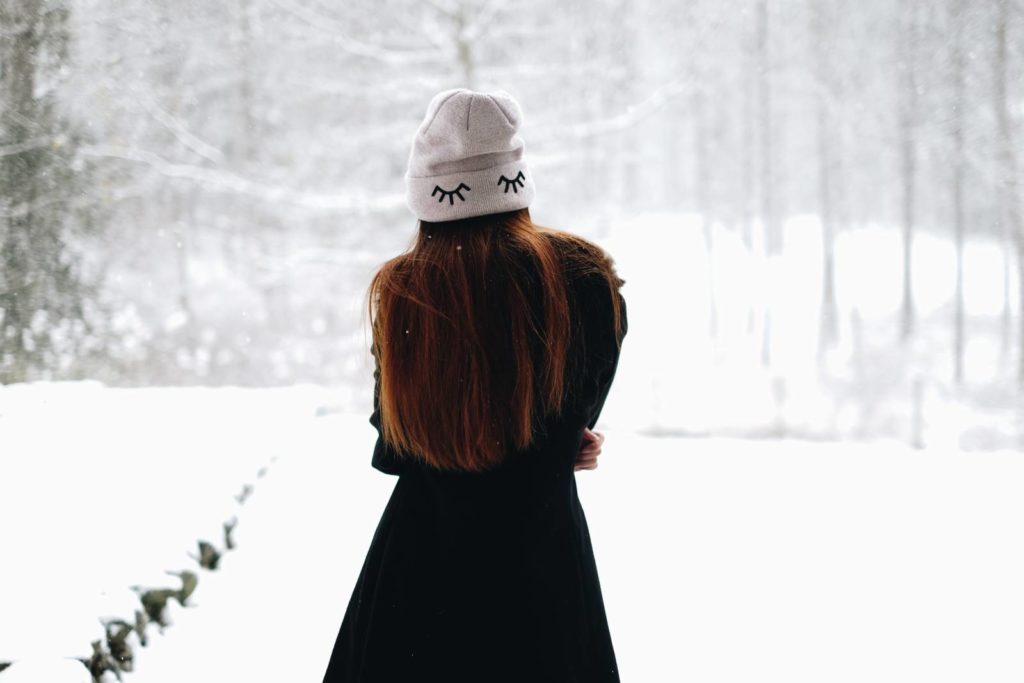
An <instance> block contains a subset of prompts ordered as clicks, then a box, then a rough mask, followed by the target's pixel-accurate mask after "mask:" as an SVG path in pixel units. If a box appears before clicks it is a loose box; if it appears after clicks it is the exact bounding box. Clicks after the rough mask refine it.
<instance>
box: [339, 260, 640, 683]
mask: <svg viewBox="0 0 1024 683" xmlns="http://www.w3.org/2000/svg"><path fill="white" fill-rule="evenodd" d="M570 289H571V292H572V300H571V301H572V311H573V318H574V321H573V322H574V324H575V325H577V326H578V327H579V329H580V331H581V332H582V335H580V336H579V337H577V339H578V342H577V343H576V344H574V346H573V348H572V349H571V353H576V354H582V355H580V356H577V358H580V359H583V362H582V364H581V365H580V366H578V367H582V368H584V370H583V371H582V372H578V373H577V374H580V375H582V376H580V377H577V378H576V379H577V380H580V381H579V382H578V383H577V384H576V385H575V386H577V387H578V389H576V390H574V391H573V394H572V396H573V398H572V400H571V401H570V407H569V409H568V410H566V411H565V412H564V413H563V415H562V416H561V417H560V418H558V419H555V418H550V419H549V420H548V421H547V422H546V423H545V424H546V426H547V430H546V431H547V433H546V435H545V436H544V437H543V438H542V439H541V440H540V441H539V442H537V443H535V444H534V446H532V447H531V449H530V450H529V451H525V452H519V453H517V454H516V455H515V457H514V458H510V459H509V461H508V462H506V463H505V464H503V465H502V466H501V467H500V468H498V469H496V470H493V471H491V472H487V473H466V472H448V473H443V472H441V471H440V470H437V469H435V468H432V467H427V466H426V465H423V464H421V463H419V462H418V461H411V462H406V461H403V460H400V459H398V458H397V457H396V456H395V455H394V454H393V453H392V452H391V451H390V449H389V448H388V447H387V446H386V445H385V443H384V441H383V439H382V438H380V436H379V433H380V421H379V418H380V405H379V399H380V384H379V382H380V369H379V366H377V368H376V370H375V372H374V379H375V385H376V386H375V390H374V408H375V409H374V412H373V414H372V415H371V416H370V423H371V424H372V425H373V426H374V427H376V428H377V430H378V440H377V445H376V447H375V449H374V453H373V460H372V465H373V467H375V468H376V469H378V470H380V471H382V472H386V473H388V474H394V475H398V481H397V483H396V484H395V488H394V491H393V493H392V494H391V498H390V500H389V501H388V504H387V506H386V507H385V509H384V512H383V515H382V516H381V519H380V522H379V524H378V526H377V530H376V532H375V534H374V536H373V540H372V542H371V544H370V548H369V551H368V553H367V555H366V560H365V562H364V564H363V567H362V570H361V571H360V573H359V578H358V580H357V582H356V585H355V588H354V590H353V591H352V593H351V597H350V599H349V603H348V609H347V612H346V613H345V618H344V620H343V621H342V624H341V628H340V631H339V633H338V636H337V640H336V642H335V645H334V649H333V652H332V653H331V658H330V662H329V664H328V667H327V672H326V674H325V675H324V679H323V680H324V683H421V682H422V683H433V682H434V681H437V682H438V683H469V682H472V683H505V682H508V683H512V682H513V681H514V682H515V683H526V682H529V683H612V682H618V681H619V674H618V667H617V665H616V660H615V652H614V649H613V647H612V641H611V635H610V633H609V629H608V622H607V619H606V616H605V609H604V602H603V598H602V595H601V584H600V582H599V580H598V574H597V566H596V564H595V562H594V552H593V548H592V546H591V542H590V533H589V530H588V528H587V519H586V517H585V516H584V514H583V508H582V507H581V505H580V500H579V497H578V495H577V489H576V478H575V471H574V463H575V459H576V454H577V452H578V451H579V449H580V446H581V442H582V438H583V429H584V427H590V428H593V427H594V425H595V424H596V423H597V419H598V416H599V415H600V413H601V409H602V407H603V406H604V403H605V398H606V397H607V395H608V391H609V389H610V387H611V384H612V380H613V379H614V377H615V370H616V367H617V366H618V360H619V352H618V349H617V347H616V345H615V338H614V330H613V327H612V325H613V320H612V312H611V296H610V293H609V289H608V287H607V285H606V284H604V282H603V280H601V279H599V278H596V277H595V276H587V278H585V279H580V280H578V281H577V282H575V283H573V285H572V287H571V288H570ZM618 296H619V299H620V302H621V306H622V316H623V318H624V317H625V313H626V309H625V300H624V299H622V294H621V293H619V294H618ZM623 322H624V323H625V320H624V321H623ZM598 472H599V470H598V471H595V472H593V473H590V472H587V473H586V476H600V474H598Z"/></svg>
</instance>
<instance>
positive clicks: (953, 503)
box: [0, 382, 1024, 683]
mask: <svg viewBox="0 0 1024 683" xmlns="http://www.w3.org/2000/svg"><path fill="white" fill-rule="evenodd" d="M614 393H615V392H613V394H614ZM336 396H337V392H336V391H334V390H332V389H329V388H321V387H310V386H298V387H292V388H288V389H239V388H223V389H207V388H191V389H177V388H175V389H167V388H164V389H160V388H152V389H113V388H105V387H102V386H100V385H98V384H96V383H92V382H83V383H57V384H46V383H39V384H31V385H15V386H9V387H4V388H3V389H0V415H2V417H0V443H3V445H4V450H3V455H2V457H0V486H2V487H3V489H2V495H0V519H3V520H4V521H5V523H4V527H3V538H4V547H5V550H6V556H7V557H8V558H16V559H15V561H14V562H13V563H12V562H10V561H8V562H5V577H4V581H3V582H0V604H2V605H3V608H2V609H0V660H8V661H10V660H11V659H17V660H18V661H17V662H16V663H15V664H14V665H13V666H11V667H10V668H9V669H8V670H7V671H5V672H3V673H0V683H10V682H11V681H39V680H45V681H48V682H49V683H63V682H65V681H67V682H68V683H70V682H71V681H75V682H77V681H85V680H87V678H84V677H83V676H82V674H81V672H79V670H78V669H81V671H82V672H84V668H82V667H81V665H78V664H77V663H75V662H70V664H71V666H67V664H68V661H67V660H65V661H61V658H63V657H69V656H85V655H86V654H87V652H88V649H89V642H90V641H91V640H92V639H94V638H98V637H100V635H101V634H102V627H101V626H100V624H99V622H98V621H97V619H98V617H100V616H109V615H119V616H122V617H126V616H130V610H131V609H133V603H132V598H133V595H132V594H131V593H130V591H129V590H128V587H129V586H131V585H134V584H146V585H154V586H156V585H175V584H174V579H173V577H168V576H167V575H165V574H164V573H163V572H164V571H166V570H178V569H183V568H193V569H195V568H196V565H195V562H194V561H192V560H191V559H190V558H189V557H188V556H187V553H188V552H195V548H194V544H195V540H196V539H197V538H198V537H201V536H205V537H208V538H211V539H213V538H216V536H215V534H216V532H217V530H218V529H219V525H220V523H221V522H222V521H223V520H224V519H226V518H227V517H229V516H232V515H235V516H237V518H238V526H237V528H236V529H235V533H234V539H235V541H236V543H237V548H236V549H234V550H231V551H228V552H227V553H226V554H225V555H224V556H223V558H222V562H221V565H220V568H219V569H218V570H217V571H215V572H210V571H206V570H197V571H199V573H200V581H199V586H198V588H197V589H196V591H195V593H194V594H193V595H192V599H191V601H190V602H191V605H192V606H191V607H189V608H187V609H186V608H182V607H180V606H178V605H177V604H176V603H174V602H173V601H172V602H170V603H169V606H168V612H169V616H170V621H171V624H170V626H169V627H168V628H167V629H166V631H165V632H164V633H163V635H161V634H159V633H158V630H157V629H156V627H155V626H151V627H150V629H149V635H150V644H149V646H148V647H146V648H141V647H138V646H137V645H136V647H135V672H133V673H128V674H125V680H126V681H129V682H130V681H133V680H134V681H139V682H144V683H159V682H160V681H180V680H203V681H218V680H296V681H306V680H319V678H318V677H320V676H322V675H323V670H324V669H325V668H326V664H327V659H328V657H329V656H330V650H331V646H332V645H333V642H334V638H335V636H336V634H337V629H338V627H339V626H340V624H341V619H342V617H343V616H344V611H345V607H346V605H347V602H348V598H349V596H350V594H351V590H352V587H353V586H354V584H355V580H356V577H357V575H358V572H359V569H360V567H361V563H362V560H363V557H364V556H365V552H366V550H367V548H368V547H369V543H370V540H371V538H372V536H373V531H374V529H375V528H376V524H377V521H378V520H379V517H380V513H381V512H382V511H383V509H384V505H385V504H386V502H387V499H388V497H389V495H390V493H391V490H392V487H393V486H394V482H395V481H396V480H395V478H394V477H391V476H388V475H384V474H382V473H380V472H377V471H376V470H374V469H372V468H371V467H370V464H369V461H370V455H371V452H372V445H373V439H374V432H373V429H372V427H371V426H370V425H369V423H368V422H367V417H368V412H367V413H365V414H352V413H348V414H345V413H336V412H332V411H331V410H329V406H330V405H331V404H332V403H333V401H334V399H335V398H336ZM321 407H328V409H327V410H320V411H319V413H320V415H319V416H318V408H321ZM608 410H609V411H610V410H611V407H609V408H608ZM608 416H609V417H608V420H607V422H608V423H609V424H611V423H613V422H621V421H622V420H623V419H624V418H623V416H622V415H617V414H614V413H612V412H609V413H608ZM599 429H601V430H602V431H604V432H605V434H606V435H607V440H606V441H605V446H604V451H603V453H602V455H601V458H600V460H599V467H598V469H597V470H595V471H588V472H579V473H577V475H576V477H577V481H578V483H579V489H580V497H581V500H582V501H583V506H584V509H585V512H586V515H587V519H588V522H589V525H590V530H591V537H592V540H593V543H594V548H595V553H596V555H597V562H598V569H599V572H600V577H601V583H602V588H603V591H604V596H605V605H606V609H607V612H608V617H609V622H610V624H611V629H612V636H613V641H614V643H615V647H616V652H617V655H618V659H619V664H620V669H621V672H622V677H623V680H637V681H676V680H679V681H683V680H686V681H750V680H786V681H792V682H799V681H808V682H811V681H813V682H815V683H817V682H819V681H822V680H828V681H864V680H871V681H894V682H895V681H899V682H900V683H905V682H906V681H929V682H933V681H963V680H984V681H986V682H993V683H998V682H1000V681H1019V680H1021V679H1022V677H1024V662H1022V661H1021V660H1020V658H1019V657H1018V656H1017V654H1018V652H1019V645H1020V643H1021V642H1022V641H1024V583H1022V582H1021V581H1020V580H1019V577H1020V576H1021V575H1022V574H1024V498H1022V497H1021V496H1020V493H1019V492H1020V491H1021V490H1022V485H1024V459H1021V458H1020V456H1019V454H1018V453H1016V452H1013V451H988V452H965V451H959V450H954V449H942V448H930V449H922V450H913V449H909V448H907V447H905V446H904V445H902V444H900V443H898V442H893V441H880V442H875V443H864V444H842V443H838V444H837V443H825V442H811V441H797V440H778V441H776V440H763V441H753V440H738V439H735V440H734V439H726V438H707V439H691V438H666V437H661V438H655V437H650V436H645V435H642V434H638V433H636V432H634V431H631V430H624V429H617V428H609V427H605V426H604V424H602V425H601V426H599ZM275 456H276V459H274V460H271V458H274V457H275ZM262 466H267V470H266V474H265V476H263V477H256V476H255V472H256V470H257V469H258V468H260V467H262ZM157 472H159V473H160V478H159V481H153V475H154V473H157ZM243 483H250V484H252V485H253V487H254V488H253V493H252V495H251V496H250V497H249V498H248V499H247V500H246V502H245V504H244V505H238V504H237V502H236V501H235V500H234V498H233V497H232V496H233V495H234V494H236V493H237V492H238V490H239V489H240V487H241V485H242V484H243ZM19 520H22V521H24V520H31V523H19ZM12 521H14V523H13V524H12V523H11V522H12ZM132 638H134V636H132ZM30 657H31V659H29V658H30ZM43 667H50V672H49V673H46V674H43V673H38V672H40V671H42V668H43ZM62 667H63V668H62ZM76 667H77V668H76Z"/></svg>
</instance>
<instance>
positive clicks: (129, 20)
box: [0, 0, 1024, 447]
mask: <svg viewBox="0 0 1024 683" xmlns="http://www.w3.org/2000/svg"><path fill="white" fill-rule="evenodd" d="M0 8H2V9H0V12H2V14H0V20H2V38H3V42H2V51H3V52H2V55H3V61H2V65H3V68H2V72H0V87H2V93H3V95H2V99H0V114H2V121H3V126H2V128H0V134H2V140H0V151H2V154H0V171H2V172H0V202H2V204H0V212H2V216H3V219H4V220H3V222H2V226H3V227H2V230H3V232H2V235H0V236H2V250H3V251H2V259H3V261H2V262H3V271H2V288H0V311H2V316H3V317H2V322H0V325H2V330H3V333H2V334H0V381H2V382H4V383H12V382H23V381H31V380H37V379H81V378H91V379H96V380H99V381H102V382H104V383H108V384H111V385H133V386H137V385H154V384H161V385H166V384H174V385H179V384H185V385H189V384H211V385H221V384H241V385H260V386H263V385H282V384H290V383H295V382H313V383H328V384H338V385H344V386H346V387H352V391H353V399H352V400H353V405H356V403H355V402H356V401H364V402H365V397H366V395H367V392H368V388H367V387H366V386H365V385H366V384H367V382H366V363H365V360H364V358H365V353H364V347H365V346H366V345H367V340H366V332H365V327H364V322H365V321H364V320H361V319H360V315H361V313H362V300H361V299H360V296H361V295H362V294H363V293H364V290H365V286H366V284H367V282H368V277H369V275H370V273H371V272H372V270H373V268H374V267H375V266H376V265H378V264H379V263H380V262H381V261H383V260H384V259H385V258H388V257H389V256H391V255H393V254H394V253H397V252H398V251H400V250H402V249H404V248H405V247H406V246H407V244H408V242H409V240H410V239H411V236H412V233H413V231H414V229H415V220H414V218H413V217H412V216H411V214H410V213H409V212H408V210H407V209H406V208H405V206H404V205H403V203H402V191H403V187H402V182H401V176H402V173H403V172H404V167H405V162H406V160H407V156H408V148H409V145H410V144H411V138H412V135H413V133H414V132H415V128H416V126H417V125H418V122H419V121H420V120H421V119H422V116H423V113H424V110H425V107H426V102H427V101H428V100H429V98H430V97H431V96H432V95H433V93H435V92H437V91H439V90H441V89H443V88H446V87H455V86H458V85H463V86H466V87H472V88H475V89H488V88H504V89H507V90H509V91H510V92H512V93H513V94H514V95H515V96H516V97H517V98H518V99H520V101H521V103H522V105H523V109H524V112H525V114H526V122H525V125H524V130H523V136H524V139H525V140H526V143H527V154H528V155H529V158H530V160H531V163H532V166H533V168H534V169H535V173H536V177H537V181H538V185H539V188H538V198H537V200H536V203H535V205H534V206H532V207H531V210H532V213H533V215H534V217H535V220H537V221H538V222H540V223H542V224H546V225H551V226H555V227H559V228H564V229H568V230H573V231H576V232H579V233H581V234H584V235H586V236H588V237H590V238H592V239H595V240H596V241H599V242H602V243H604V244H606V246H607V247H608V248H609V250H610V251H611V253H612V254H613V256H616V257H617V259H618V261H619V264H620V269H621V271H622V275H623V276H624V277H626V279H627V281H629V283H630V285H633V286H632V287H629V289H630V290H632V294H633V296H632V297H630V300H631V303H634V304H635V307H636V308H637V309H638V312H639V309H641V308H644V307H648V306H650V307H652V308H653V307H656V308H657V309H659V310H660V311H662V312H663V313H664V314H665V315H666V316H667V317H668V318H675V319H677V320H678V326H671V325H670V326H668V327H663V328H658V325H659V324H661V325H663V324H664V321H661V322H659V321H653V320H652V322H651V325H652V326H653V329H654V331H655V332H657V333H656V334H652V338H653V339H654V340H655V341H656V347H657V350H659V351H663V352H664V354H663V356H664V357H663V358H662V359H660V360H659V361H658V364H656V365H648V366H647V367H646V368H641V367H638V368H635V370H634V372H633V373H631V375H632V376H633V378H634V379H635V380H636V381H637V382H638V386H637V388H638V389H640V390H642V391H643V392H644V393H645V394H647V395H650V396H654V395H657V396H660V397H661V403H660V404H663V405H668V406H678V405H680V402H682V405H684V406H685V405H687V401H688V399H687V397H688V396H689V397H690V398H691V399H692V400H693V401H694V402H698V403H700V402H703V401H706V400H707V397H706V395H704V394H706V391H707V385H706V384H705V381H708V382H711V383H712V384H713V385H715V386H722V387H726V388H727V390H728V393H731V394H735V393H736V392H741V393H743V394H744V395H746V396H748V397H749V396H751V395H755V396H758V398H757V399H756V402H757V405H756V406H753V407H751V408H750V409H749V410H746V411H744V412H743V417H742V418H731V419H725V418H723V417H722V416H716V415H714V414H710V413H711V412H713V411H701V415H703V417H701V418H700V419H698V418H697V417H687V416H686V415H685V414H683V415H676V414H678V413H680V412H683V413H685V411H679V410H675V409H673V410H670V411H668V412H669V413H671V414H664V415H662V414H660V413H659V412H658V410H657V409H653V408H654V406H652V410H649V411H648V412H649V413H650V414H652V415H656V416H658V417H657V418H656V419H655V423H652V424H647V425H636V426H638V427H648V428H650V429H663V430H672V429H675V430H683V431H698V432H704V431H716V430H730V429H731V430H733V431H736V430H739V431H746V432H757V431H762V432H765V431H767V432H769V433H790V432H797V433H800V432H806V433H814V434H819V433H820V434H826V435H833V436H835V435H841V436H850V437H852V436H863V435H887V436H892V437H896V438H902V439H905V440H922V439H924V438H925V436H923V434H922V433H923V431H924V430H925V429H926V428H927V426H926V425H923V424H917V423H915V419H916V420H918V422H921V421H923V419H924V418H921V417H920V416H918V417H917V418H915V414H916V413H919V412H921V411H922V410H925V409H926V408H925V407H923V406H926V404H928V402H929V401H931V402H933V403H941V404H942V405H952V404H955V405H956V406H957V409H958V410H959V411H961V412H963V411H967V412H968V413H969V414H972V415H973V417H971V418H970V419H969V420H968V421H969V422H970V423H971V429H968V428H967V427H965V430H967V431H966V433H962V434H960V435H959V437H962V438H963V439H965V440H966V441H967V442H969V444H968V445H977V446H983V447H984V446H992V445H1003V446H1005V445H1012V444H1017V443H1019V442H1020V440H1021V439H1024V435H1022V433H1021V428H1020V422H1021V421H1020V415H1019V414H1018V413H1017V412H1015V411H1014V407H1015V406H1018V405H1019V404H1020V402H1019V400H1018V399H1019V387H1020V386H1021V384H1022V382H1024V354H1022V353H1021V347H1022V345H1024V333H1022V330H1024V316H1022V315H1021V306H1022V303H1021V302H1022V297H1021V294H1020V291H1021V282H1022V278H1021V277H1020V273H1021V269H1022V268H1024V221H1022V209H1021V206H1022V202H1024V200H1022V197H1021V193H1022V190H1021V170H1020V165H1021V160H1020V156H1021V154H1020V152H1021V150H1022V146H1021V145H1022V143H1021V140H1022V138H1024V131H1022V123H1021V120H1022V118H1024V105H1022V102H1024V86H1022V77H1024V59H1022V52H1024V9H1022V3H1020V2H1019V0H992V1H989V2H966V0H949V1H947V2H941V3H933V2H919V1H914V0H899V1H895V0H888V1H885V2H864V3H857V4H855V5H852V4H850V3H839V2H833V1H830V0H820V1H815V2H798V1H791V2H779V1H770V0H752V1H750V2H730V3H718V2H701V1H700V0H697V1H694V2H678V3H657V2H645V3H626V2H617V1H611V0H608V1H604V2H562V3H557V4H552V3H542V4H537V5H536V6H535V7H534V6H530V5H524V4H523V3H514V4H509V3H484V2H476V1H465V2H456V1H455V0H448V1H442V0H438V1H437V2H421V3H410V2H373V3H346V4H344V5H332V4H330V3H311V2H298V1H295V0H235V1H232V2H220V3H208V2H181V3H174V5H173V6H172V5H169V4H166V3H148V2H134V3H117V4H116V5H112V4H110V3H102V2H93V1H91V0H77V1H69V2H44V1H42V0H4V2H3V3H2V4H0ZM652 213H656V214H660V215H661V216H662V217H661V219H659V220H658V221H653V222H654V223H656V225H654V226H652V221H649V220H647V221H645V220H640V221H639V223H638V224H637V225H636V226H635V227H630V228H628V229H626V228H622V227H621V226H622V224H624V223H625V222H628V221H630V220H633V219H636V218H637V217H640V216H643V215H645V214H646V215H649V214H652ZM615 226H619V227H618V228H616V227H615ZM616 230H618V232H616ZM613 247H615V248H616V249H617V251H616V250H613ZM619 252H621V253H619ZM627 252H628V253H627ZM634 252H635V253H634ZM648 257H649V259H650V260H645V259H647V258H648ZM651 265H656V266H659V268H658V269H654V268H650V267H649V266H651ZM716 266H717V268H716ZM695 271H700V272H701V273H702V276H701V277H691V278H690V279H687V278H686V277H685V276H686V275H687V274H690V275H692V274H693V273H694V272H695ZM680 275H683V276H684V277H683V278H682V279H680V277H679V276H680ZM787 282H788V283H789V284H787ZM625 291H626V290H624V292H625ZM641 298H643V299H644V301H640V299H641ZM633 300H635V301H633ZM681 351H682V352H683V354H685V355H686V356H687V357H688V358H691V359H692V358H693V357H695V355H699V356H701V358H700V362H699V363H694V366H695V368H698V369H700V372H701V373H702V374H701V375H700V377H696V378H695V380H694V381H690V380H688V379H687V378H688V377H690V376H689V375H686V374H675V371H679V372H685V371H686V370H687V369H688V368H689V367H690V366H689V365H687V361H686V359H685V358H684V359H682V360H680V359H679V356H680V355H683V354H681V353H680V352H681ZM790 351H791V353H790ZM638 355H639V354H638ZM672 357H675V358H674V359H673V358H672ZM705 357H712V358H714V362H713V363H712V366H711V367H712V369H709V366H708V364H707V363H706V362H705ZM626 360H629V359H628V358H627V359H626ZM673 363H675V365H674V364H673ZM680 363H682V365H681V366H679V364H680ZM659 366H660V367H659ZM677 366H678V367H677ZM665 370H670V371H672V372H665ZM698 380H699V381H698ZM750 400H755V399H750ZM652 401H653V399H652ZM804 404H807V406H808V407H804ZM825 404H828V405H829V406H831V407H829V408H826V407H824V406H825ZM855 404H856V407H852V406H854V405H855ZM359 405H361V404H359ZM811 405H814V406H817V407H816V408H814V409H813V410H812V409H811V408H810V407H809V406H811ZM704 412H708V413H709V414H707V415H704ZM674 415H675V416H676V417H678V418H679V419H674V418H673V416H674ZM986 416H988V417H986ZM680 420H681V422H680ZM986 425H987V426H986ZM959 437H958V438H959Z"/></svg>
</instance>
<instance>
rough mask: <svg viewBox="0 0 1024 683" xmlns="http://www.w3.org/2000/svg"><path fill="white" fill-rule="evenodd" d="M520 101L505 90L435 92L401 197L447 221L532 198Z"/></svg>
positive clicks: (424, 215) (422, 213)
mask: <svg viewBox="0 0 1024 683" xmlns="http://www.w3.org/2000/svg"><path fill="white" fill-rule="evenodd" d="M522 122H523V112H522V110H521V109H520V107H519V103H518V102H516V100H515V99H514V98H513V97H512V95H510V94H509V93H507V92H505V91H504V90H497V91H494V92H491V93H483V92H476V91H473V90H469V89H467V88H454V89H451V90H444V91H442V92H439V93H438V94H437V95H435V96H434V98H433V99H432V100H431V101H430V104H429V105H427V115H426V117H425V118H424V119H423V123H421V124H420V127H419V129H418V130H417V131H416V137H415V138H414V139H413V144H412V151H411V152H410V154H409V167H408V170H407V171H406V174H405V188H406V204H407V205H408V206H409V208H410V209H411V210H412V212H413V213H414V214H415V215H416V217H417V218H419V219H420V220H424V221H432V222H437V221H450V220H457V219H460V218H469V217H471V216H481V215H484V214H489V213H501V212H504V211H513V210H515V209H521V208H524V207H527V206H529V205H530V202H531V201H532V200H533V197H534V190H533V176H532V175H531V174H530V171H529V169H528V168H527V166H526V164H525V163H524V162H523V152H524V151H525V149H526V146H525V144H524V142H523V139H522V137H520V136H519V135H518V131H519V127H520V125H522Z"/></svg>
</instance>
